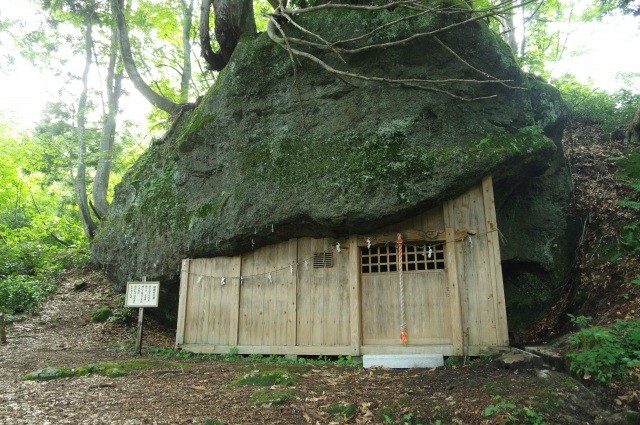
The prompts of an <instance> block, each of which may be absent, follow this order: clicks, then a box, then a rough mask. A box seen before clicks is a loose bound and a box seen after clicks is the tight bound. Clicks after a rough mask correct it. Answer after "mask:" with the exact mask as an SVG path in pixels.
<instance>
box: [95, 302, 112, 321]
mask: <svg viewBox="0 0 640 425" xmlns="http://www.w3.org/2000/svg"><path fill="white" fill-rule="evenodd" d="M111 316H113V311H112V310H111V308H110V307H109V306H108V305H103V306H101V307H99V308H98V309H97V310H96V311H94V312H93V313H91V320H93V321H94V322H106V321H107V320H109V318H110V317H111Z"/></svg>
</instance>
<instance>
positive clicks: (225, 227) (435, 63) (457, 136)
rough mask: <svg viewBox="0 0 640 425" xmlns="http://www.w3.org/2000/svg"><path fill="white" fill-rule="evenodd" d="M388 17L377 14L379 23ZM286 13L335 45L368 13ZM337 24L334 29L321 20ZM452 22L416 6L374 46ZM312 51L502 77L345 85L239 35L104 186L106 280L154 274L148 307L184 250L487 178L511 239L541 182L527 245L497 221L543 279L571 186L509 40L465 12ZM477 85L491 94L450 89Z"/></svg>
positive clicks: (370, 217)
mask: <svg viewBox="0 0 640 425" xmlns="http://www.w3.org/2000/svg"><path fill="white" fill-rule="evenodd" d="M336 13H338V14H336ZM399 13H401V11H400V9H397V10H394V11H387V15H388V16H387V15H385V18H384V19H387V20H394V19H397V18H398V17H399V16H401V15H399ZM396 15H397V16H396ZM301 19H303V20H301V21H300V22H302V23H303V24H304V25H306V26H307V27H308V28H310V29H311V30H314V31H320V30H321V29H327V28H329V29H330V31H331V32H333V34H328V35H326V37H325V38H328V39H334V40H335V39H344V38H349V37H353V35H354V32H355V33H356V34H357V33H358V31H364V28H367V27H368V26H369V24H370V21H371V19H373V18H372V16H370V15H367V14H362V13H355V12H348V13H347V12H344V11H339V12H331V11H328V12H323V13H319V14H314V16H309V17H304V18H301ZM338 19H340V20H343V23H344V22H346V21H345V20H347V21H348V23H349V25H335V24H334V23H335V21H336V20H338ZM376 19H377V18H376ZM453 19H463V16H461V15H456V16H454V17H451V16H445V15H437V16H435V17H428V16H425V17H424V18H420V19H417V20H414V21H411V23H406V25H403V27H402V30H401V31H400V30H398V31H395V32H394V31H389V32H388V33H385V34H382V35H379V37H380V38H379V39H378V40H377V41H382V42H384V41H385V40H393V39H397V38H398V37H403V36H406V34H410V33H419V32H428V31H429V30H430V29H433V28H439V27H442V26H443V25H446V24H447V22H449V21H450V20H453ZM285 31H290V34H291V35H292V36H299V37H301V36H303V35H301V34H294V33H293V32H291V31H293V30H292V29H291V28H286V27H285ZM364 32H366V31H364ZM325 34H326V33H325ZM385 37H386V38H385ZM443 45H444V46H446V48H445V47H443ZM451 51H455V52H456V55H457V56H458V57H459V58H462V59H463V60H460V59H459V58H456V57H455V56H454V55H452V53H451ZM320 57H321V58H322V59H323V60H325V61H326V62H327V63H330V64H332V66H336V67H338V66H348V67H349V70H350V72H353V73H357V74H362V75H369V76H377V77H388V76H391V77H393V78H403V79H415V78H420V79H424V78H428V79H432V80H445V79H447V80H450V79H457V80H471V79H473V80H483V79H484V80H486V79H487V77H486V76H485V75H484V74H482V73H480V72H478V71H477V70H483V71H486V72H490V73H491V75H492V76H493V77H495V78H496V79H499V80H508V81H509V83H508V84H500V83H483V84H476V83H468V82H462V81H457V82H453V83H448V84H446V85H444V88H446V90H447V91H448V92H449V93H450V94H453V95H455V96H451V95H448V94H445V93H442V92H439V91H430V90H419V89H415V88H410V87H403V86H399V85H391V84H384V83H380V82H372V81H362V80H354V79H352V80H349V81H345V80H344V79H342V78H338V77H337V76H335V75H333V74H331V73H329V72H327V71H326V70H324V69H322V68H320V67H319V66H318V65H317V64H315V63H313V62H311V61H308V60H301V62H300V63H298V64H297V65H296V70H295V72H294V69H293V67H292V62H291V60H290V58H289V55H288V53H287V52H286V51H284V50H283V49H282V48H281V47H279V46H277V45H275V44H274V43H273V42H272V41H271V40H270V39H269V38H268V37H267V36H266V35H265V34H263V35H260V36H259V37H257V38H255V39H245V40H244V41H243V42H241V43H240V44H239V46H238V48H237V50H236V52H235V53H234V55H233V57H232V60H231V62H230V63H229V65H228V66H227V68H226V69H225V70H224V71H223V72H222V73H221V75H220V76H219V78H218V81H217V83H216V86H215V87H213V88H212V89H211V90H210V91H209V92H208V93H207V95H206V96H205V97H204V99H203V100H202V101H201V102H200V103H199V104H198V106H197V107H196V108H195V109H194V110H192V111H189V112H185V113H184V114H183V115H182V116H181V117H180V118H179V119H178V121H177V122H176V124H175V126H174V127H173V128H172V130H171V132H170V133H169V134H168V135H167V136H166V137H165V139H163V140H162V141H160V142H158V143H157V144H155V145H154V146H152V147H151V148H150V149H149V151H148V152H146V153H145V154H144V155H143V156H142V157H141V158H140V159H139V160H138V162H137V163H136V164H135V165H134V166H133V167H132V168H131V170H129V172H128V173H127V175H126V176H125V177H124V179H123V181H122V183H121V184H120V185H119V186H118V187H117V188H116V193H115V197H114V201H113V204H112V206H111V210H110V214H109V218H108V219H107V220H105V221H103V223H102V224H101V227H100V230H99V233H98V235H97V237H96V239H95V241H94V243H93V246H92V255H93V259H94V260H95V261H96V262H98V263H101V264H103V265H104V266H105V267H106V269H107V270H108V272H109V273H110V274H111V276H112V277H113V278H115V280H116V281H117V282H118V284H119V285H123V284H124V283H125V282H126V281H127V280H129V279H131V278H137V277H139V276H145V275H146V276H148V277H149V278H151V277H153V278H154V279H160V280H162V281H164V282H165V284H164V285H163V286H164V288H165V289H164V290H165V294H164V297H163V300H161V303H164V304H165V306H167V305H168V303H167V301H168V300H169V299H170V298H171V297H170V296H169V295H170V294H175V293H176V292H177V281H178V279H177V277H178V268H179V265H180V261H181V259H183V258H198V257H214V256H219V255H234V254H238V253H240V252H245V251H249V250H251V249H254V248H257V247H260V246H264V245H267V244H272V243H277V242H280V241H283V240H287V239H288V238H291V237H301V236H313V237H329V236H339V235H347V234H358V233H362V232H367V231H371V230H373V229H376V228H379V227H381V226H384V225H387V224H391V223H395V222H399V221H401V220H403V219H405V218H407V217H410V216H412V215H415V214H416V213H418V212H420V211H424V210H426V209H428V208H430V207H433V206H436V205H439V204H441V203H442V202H443V201H445V200H447V199H451V198H453V197H455V196H456V195H459V194H461V193H463V192H464V191H465V190H467V189H468V188H469V187H471V186H472V185H474V184H477V183H478V182H479V181H480V179H481V178H482V177H483V176H485V175H487V174H490V173H491V174H493V176H494V180H496V187H497V189H498V192H497V193H496V196H497V200H498V202H502V204H501V205H502V206H500V205H498V219H499V221H498V225H499V226H502V223H501V222H500V218H501V211H500V208H501V207H502V208H503V210H504V211H510V213H509V214H506V215H504V217H503V220H504V223H505V226H506V227H507V228H508V229H509V230H508V232H513V235H521V234H522V233H523V232H525V233H526V232H527V231H528V230H527V229H528V226H529V223H527V222H526V221H523V220H519V219H518V217H515V216H513V214H512V213H513V212H517V211H519V210H518V209H517V208H515V207H514V205H515V204H517V199H518V197H519V196H520V194H523V196H526V197H527V199H535V194H536V193H538V192H541V191H542V192H544V191H545V190H547V191H549V190H550V189H549V187H553V188H555V189H554V190H555V192H557V193H554V194H549V196H548V197H546V198H545V200H547V201H548V202H549V205H550V207H549V208H546V210H548V214H547V213H546V212H544V211H543V212H542V213H543V214H547V215H546V216H545V218H544V220H545V221H546V222H548V223H553V226H547V228H549V227H553V230H552V231H550V232H549V234H547V233H544V234H543V235H542V237H541V238H539V239H541V240H540V244H541V245H539V246H540V247H541V249H540V250H538V251H535V252H534V251H531V250H530V251H527V250H526V249H524V248H523V247H522V246H519V245H518V244H525V242H524V240H523V242H522V243H520V242H518V241H516V237H515V236H514V237H513V238H512V237H511V234H510V233H507V232H503V233H505V234H504V238H505V240H507V241H513V243H510V244H506V245H504V246H503V247H502V249H503V250H506V252H504V253H503V258H506V259H511V260H512V261H511V263H510V264H511V265H512V266H513V267H515V269H516V270H517V268H518V264H525V265H526V267H527V270H533V272H532V273H533V275H535V276H537V279H538V280H537V281H536V282H537V283H536V284H540V282H542V284H543V285H544V286H545V287H553V285H554V284H555V282H556V281H557V280H558V277H557V274H558V270H557V267H556V265H557V264H560V262H558V261H557V260H556V257H558V258H560V256H561V255H562V253H560V252H559V250H558V252H553V251H552V250H551V248H549V247H551V246H553V245H554V244H556V245H557V243H556V240H557V239H560V238H564V237H565V231H566V223H565V218H564V216H563V215H562V213H561V210H560V208H561V206H562V205H563V203H564V202H565V201H566V199H567V196H568V193H569V191H570V180H569V179H568V174H567V173H566V169H564V168H563V167H562V151H561V149H560V145H559V137H560V135H561V132H562V119H563V116H562V115H563V105H562V102H561V100H560V98H559V96H558V94H557V92H556V91H555V90H554V89H552V88H551V87H549V86H547V85H545V84H544V83H541V82H538V81H535V80H529V79H527V78H526V77H525V76H524V75H523V74H522V73H521V72H520V71H519V69H518V68H517V66H516V64H515V61H514V59H513V57H512V55H511V53H510V51H509V49H508V47H507V46H506V45H504V43H502V42H501V41H500V40H499V38H498V37H496V36H495V35H494V34H492V33H491V32H490V31H489V30H488V29H487V28H486V26H485V25H484V24H482V23H481V22H479V21H473V22H470V23H468V24H465V25H462V26H459V27H456V28H455V30H452V31H449V32H443V33H441V34H439V42H436V41H435V40H434V39H432V38H430V37H424V38H418V39H416V40H415V41H413V42H411V43H407V44H403V45H400V46H396V47H393V48H391V49H388V48H387V49H373V50H367V51H365V52H363V53H358V54H355V55H352V56H349V57H348V58H346V61H347V64H346V65H344V64H342V65H341V64H340V63H339V61H338V59H336V58H335V57H333V58H332V57H331V55H329V54H323V55H321V56H320ZM434 88H437V89H442V88H443V86H442V85H436V86H434ZM487 96H494V97H491V98H487V99H483V100H475V101H465V100H461V99H471V98H478V97H487ZM550 137H551V138H550ZM552 139H553V140H552ZM550 164H551V165H552V167H551V168H549V165H550ZM548 170H551V171H548ZM545 173H546V174H545ZM540 175H542V176H543V179H546V180H541V179H540V178H539V177H538V176H540ZM558 181H562V182H563V183H562V184H558ZM545 188H546V189H545ZM514 203H515V204H514ZM518 205H521V204H518ZM544 209H545V207H540V210H544ZM539 221H540V220H538V221H537V222H536V223H535V224H534V225H535V227H538V225H539V224H540V223H539ZM513 223H515V224H514V225H513V226H512V225H511V224H513ZM531 233H535V232H534V231H532V232H531ZM518 240H522V238H520V239H518ZM536 243H537V242H536V241H534V240H531V239H530V238H529V239H527V241H526V245H528V244H536ZM509 250H513V251H514V252H517V254H516V256H513V255H511V254H510V253H509ZM563 261H564V260H563ZM518 273H519V272H518ZM518 273H516V274H515V275H516V276H518V277H517V278H518V279H519V278H520V277H521V276H522V275H521V274H518ZM507 285H508V283H507ZM171 308H173V307H171ZM169 310H171V309H169Z"/></svg>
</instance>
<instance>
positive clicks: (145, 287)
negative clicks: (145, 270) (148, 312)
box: [125, 282, 160, 307]
mask: <svg viewBox="0 0 640 425" xmlns="http://www.w3.org/2000/svg"><path fill="white" fill-rule="evenodd" d="M159 295H160V282H127V301H126V303H125V307H158V299H159Z"/></svg>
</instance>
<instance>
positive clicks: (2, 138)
mask: <svg viewBox="0 0 640 425" xmlns="http://www.w3.org/2000/svg"><path fill="white" fill-rule="evenodd" d="M36 147H37V144H36V143H35V141H34V139H32V138H28V137H24V136H19V135H17V134H15V133H13V132H12V131H11V129H9V128H8V127H7V126H4V125H0V150H2V152H3V155H2V156H1V157H0V311H3V312H5V313H8V314H11V315H13V314H15V313H21V312H27V311H29V310H31V309H33V308H34V307H35V306H36V305H37V303H38V302H39V301H40V300H42V299H43V298H44V296H45V295H46V294H47V293H48V292H50V291H52V290H54V289H55V283H54V282H55V278H56V276H57V275H58V274H59V273H60V272H61V271H63V270H65V269H68V268H72V267H77V266H80V265H82V264H85V263H86V261H87V259H88V251H87V249H86V248H87V244H86V240H85V238H84V235H83V231H82V228H81V227H80V224H79V222H78V220H77V218H76V217H75V215H74V214H73V210H72V209H71V205H70V204H69V203H67V202H65V201H64V200H62V201H61V199H60V197H58V196H56V195H59V194H60V193H62V192H64V191H63V190H61V189H60V187H59V186H58V184H57V183H52V182H50V181H48V180H47V179H46V178H45V175H44V174H43V173H41V172H39V171H37V170H35V169H34V168H33V167H31V165H32V164H33V159H32V158H31V154H32V153H33V151H34V149H36Z"/></svg>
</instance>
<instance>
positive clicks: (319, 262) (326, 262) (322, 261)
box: [313, 252, 333, 269]
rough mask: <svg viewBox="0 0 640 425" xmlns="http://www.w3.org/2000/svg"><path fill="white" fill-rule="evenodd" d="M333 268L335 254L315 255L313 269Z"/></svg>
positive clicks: (323, 253)
mask: <svg viewBox="0 0 640 425" xmlns="http://www.w3.org/2000/svg"><path fill="white" fill-rule="evenodd" d="M331 267H333V252H316V253H315V254H313V268H314V269H327V268H331Z"/></svg>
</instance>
